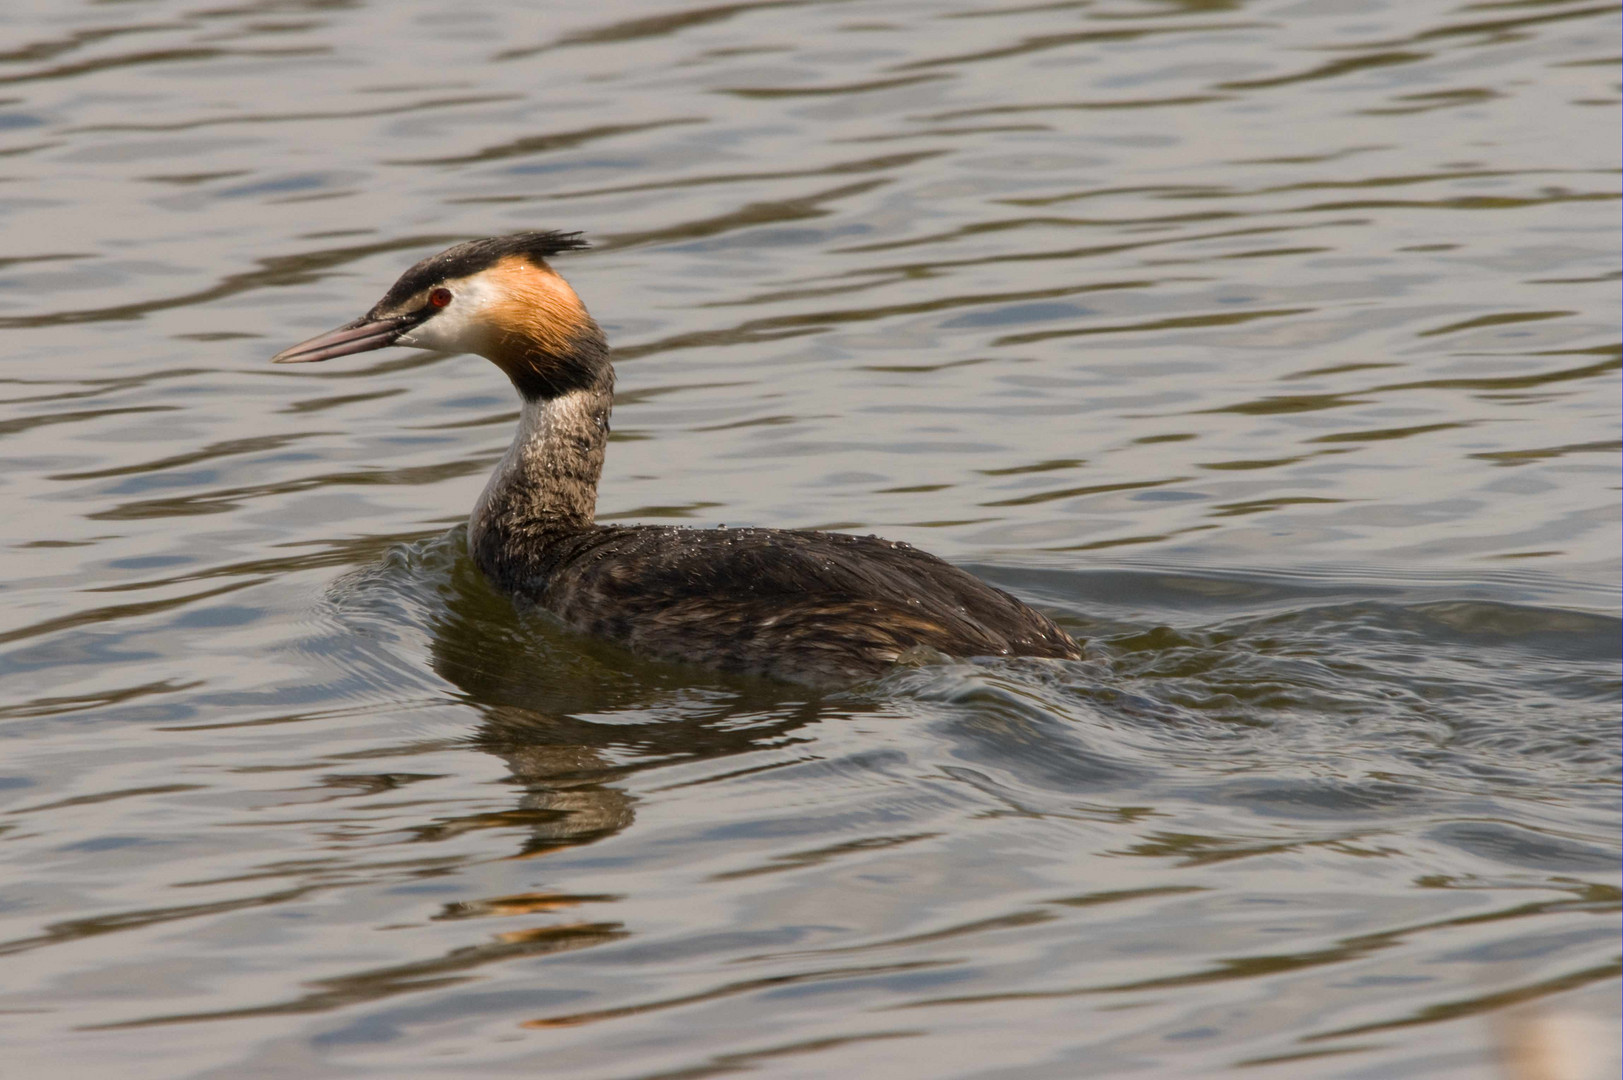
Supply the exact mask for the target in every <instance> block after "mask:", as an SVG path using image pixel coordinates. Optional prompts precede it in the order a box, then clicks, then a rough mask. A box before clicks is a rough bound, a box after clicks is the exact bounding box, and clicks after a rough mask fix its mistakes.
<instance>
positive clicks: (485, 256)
mask: <svg viewBox="0 0 1623 1080" xmlns="http://www.w3.org/2000/svg"><path fill="white" fill-rule="evenodd" d="M591 246H592V245H591V244H589V243H587V242H586V240H585V239H583V238H582V236H581V234H580V233H578V232H551V231H537V232H521V233H513V234H511V235H509V236H488V237H486V238H485V239H483V240H468V241H465V242H463V243H460V244H456V245H454V246H452V247H448V248H446V249H445V250H444V251H442V252H440V253H439V254H438V255H430V256H429V257H428V258H426V259H424V260H423V261H422V262H420V263H418V264H417V265H416V266H413V267H412V268H411V269H410V270H407V271H406V272H405V273H404V274H401V275H400V280H398V281H396V282H395V283H394V284H393V285H392V286H390V288H389V291H388V292H387V293H386V294H384V297H383V299H382V300H381V301H379V302H378V306H377V309H378V310H380V311H381V310H384V309H386V308H392V307H395V306H398V305H400V304H403V303H405V301H407V300H409V299H411V298H412V297H413V296H416V295H417V294H418V293H420V292H422V291H423V290H424V289H427V288H430V287H431V286H434V285H437V284H439V283H440V282H442V281H445V280H447V279H452V278H461V277H468V276H469V275H472V274H477V273H479V271H481V270H487V269H489V268H490V267H491V266H494V265H495V264H496V263H497V262H499V261H501V260H502V259H505V258H507V257H508V256H510V255H522V256H524V257H525V258H526V259H529V260H530V261H531V262H532V263H535V264H536V265H537V266H540V265H542V264H543V262H544V261H545V260H546V259H549V258H551V257H552V256H554V255H557V254H559V253H560V252H565V251H584V250H586V249H587V248H589V247H591Z"/></svg>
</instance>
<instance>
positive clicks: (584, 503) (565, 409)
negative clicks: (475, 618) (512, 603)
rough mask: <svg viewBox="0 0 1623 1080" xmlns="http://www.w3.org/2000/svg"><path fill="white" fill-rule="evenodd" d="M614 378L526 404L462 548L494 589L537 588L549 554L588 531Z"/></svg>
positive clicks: (605, 374) (607, 372)
mask: <svg viewBox="0 0 1623 1080" xmlns="http://www.w3.org/2000/svg"><path fill="white" fill-rule="evenodd" d="M613 399H614V372H613V369H611V368H610V367H609V366H608V365H607V363H606V362H605V363H604V364H603V366H602V369H601V371H600V373H599V377H597V378H595V379H592V380H591V381H590V382H588V383H587V384H586V385H583V386H577V387H575V388H574V389H570V390H567V391H565V392H564V393H561V394H558V395H557V396H554V397H543V398H526V399H525V401H524V408H523V411H522V412H521V413H520V414H519V422H518V431H517V432H516V433H514V436H513V445H512V446H510V447H508V449H507V453H506V454H505V455H503V457H502V459H501V462H500V463H499V464H497V466H496V470H495V472H493V473H492V474H491V476H490V481H489V483H487V484H486V485H485V490H484V494H482V495H480V496H479V501H478V503H477V504H475V506H474V510H473V515H472V517H471V518H470V519H469V522H468V546H469V548H470V549H471V550H472V552H473V556H474V559H475V561H477V562H478V564H479V567H480V569H482V570H483V571H484V572H485V573H486V574H487V575H489V576H490V577H491V578H492V579H493V580H494V581H495V582H496V583H497V584H498V585H499V586H502V587H504V588H508V589H513V588H519V587H522V586H524V585H525V584H536V585H538V584H539V582H533V581H531V580H530V579H532V578H534V577H535V576H536V574H537V573H538V572H543V567H544V565H545V556H546V552H547V550H548V549H549V548H550V547H551V546H553V545H554V544H556V543H557V542H558V541H560V540H562V539H565V538H567V537H570V536H573V535H575V534H578V533H581V532H583V531H585V530H588V529H590V528H591V527H592V517H593V513H594V511H595V509H596V506H597V481H598V477H599V476H600V475H601V474H602V472H603V454H604V450H605V449H606V448H607V445H608V439H609V410H610V408H611V406H612V404H613Z"/></svg>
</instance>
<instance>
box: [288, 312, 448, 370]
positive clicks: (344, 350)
mask: <svg viewBox="0 0 1623 1080" xmlns="http://www.w3.org/2000/svg"><path fill="white" fill-rule="evenodd" d="M416 321H417V320H414V319H412V318H411V317H410V316H405V315H391V316H389V317H387V318H382V319H374V318H370V317H368V316H366V315H362V316H361V317H360V318H359V319H356V320H355V321H354V322H347V323H345V324H344V325H343V326H340V327H339V328H338V329H336V330H329V331H327V332H326V333H325V334H318V335H317V336H315V337H313V338H311V339H310V340H309V341H301V342H299V343H298V344H297V345H295V346H293V347H292V348H290V349H283V350H282V351H281V352H279V353H277V354H276V355H275V356H273V357H271V363H273V364H309V363H313V362H315V361H317V360H331V359H332V358H333V357H335V356H348V355H349V354H350V353H358V352H371V351H372V350H373V349H381V348H383V347H384V346H386V345H393V344H394V342H395V339H396V338H398V337H399V336H400V335H401V334H404V333H405V332H406V331H407V330H410V329H411V328H412V326H413V325H415V323H416Z"/></svg>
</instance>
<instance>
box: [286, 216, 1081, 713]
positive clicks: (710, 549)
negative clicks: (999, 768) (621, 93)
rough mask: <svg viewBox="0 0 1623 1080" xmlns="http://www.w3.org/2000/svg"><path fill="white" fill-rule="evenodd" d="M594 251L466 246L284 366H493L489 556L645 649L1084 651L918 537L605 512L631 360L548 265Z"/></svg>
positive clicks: (816, 665)
mask: <svg viewBox="0 0 1623 1080" xmlns="http://www.w3.org/2000/svg"><path fill="white" fill-rule="evenodd" d="M580 246H582V245H581V244H580V243H579V242H578V241H577V240H576V239H575V238H574V237H573V236H570V235H567V234H557V233H526V234H520V235H519V236H514V237H498V238H493V239H490V240H482V241H473V242H471V243H468V244H460V245H457V246H456V247H454V248H451V249H449V250H448V251H446V252H444V253H442V254H440V255H438V256H435V257H433V258H431V259H426V260H424V261H423V262H422V263H419V264H418V265H417V266H414V267H413V268H412V269H411V270H408V271H407V272H406V274H405V275H404V276H403V277H402V278H401V279H400V281H399V282H397V283H396V285H395V286H394V288H392V289H391V290H390V291H389V293H388V294H387V295H385V297H384V299H383V300H382V301H380V302H379V303H378V305H377V306H375V307H374V308H373V310H372V311H371V312H369V313H368V314H367V315H366V316H363V317H362V318H361V319H358V320H356V321H355V322H353V323H350V324H348V325H347V326H345V327H341V328H340V329H338V330H335V331H333V332H332V333H330V334H325V335H322V336H320V337H317V338H313V339H311V340H310V341H308V342H305V343H303V344H301V345H297V346H294V347H293V348H291V349H288V350H286V351H284V352H283V353H280V354H278V356H277V357H276V359H277V360H278V361H280V362H284V363H287V362H300V361H304V360H324V359H327V358H329V357H331V356H338V355H343V354H345V353H348V352H360V351H363V350H365V349H372V348H380V347H382V346H384V345H388V344H402V345H415V346H418V347H422V348H433V349H441V350H444V351H469V352H479V353H481V354H482V355H484V356H486V357H487V358H489V359H491V360H492V361H494V362H495V363H496V364H497V366H499V367H501V368H502V369H503V370H504V371H505V372H506V373H507V374H508V376H509V378H511V379H512V381H513V384H514V386H515V387H516V388H517V389H518V391H519V393H520V395H521V397H522V398H523V399H524V406H523V411H522V413H521V416H520V421H519V427H518V431H517V433H516V434H515V436H514V439H513V444H512V446H511V447H510V448H509V450H508V452H507V454H506V455H505V456H504V457H503V458H502V461H501V463H500V464H499V465H498V466H497V467H496V470H495V472H494V473H493V474H492V476H491V478H490V482H489V484H488V485H487V486H486V488H485V491H484V494H483V495H481V496H480V498H479V501H478V503H477V504H476V505H475V507H474V511H473V514H472V517H471V518H470V520H469V532H468V539H469V547H470V549H471V551H472V554H473V557H474V560H475V561H476V562H477V563H478V565H479V568H480V569H481V570H482V571H483V572H484V573H485V575H486V576H487V577H488V578H489V579H490V580H491V582H492V583H494V584H495V585H496V586H497V588H499V589H502V590H503V591H505V592H508V593H511V594H513V595H514V596H515V597H518V598H520V599H522V600H524V601H528V602H531V603H534V604H536V605H538V606H540V607H542V608H544V609H545V610H547V611H550V612H552V613H553V614H554V615H556V616H557V617H559V618H560V619H562V620H563V621H564V622H565V623H566V624H568V625H570V626H571V627H574V628H575V629H577V630H580V631H582V632H584V633H587V634H591V635H594V636H597V637H602V638H607V639H609V640H612V641H616V642H619V643H621V644H623V645H625V646H626V647H628V648H629V649H631V650H632V651H633V652H635V653H638V654H639V655H643V656H648V657H653V658H657V659H663V660H671V661H678V662H692V663H698V664H703V665H706V666H709V667H714V668H719V669H722V670H727V671H735V672H742V673H748V674H756V675H766V676H770V677H774V678H780V679H786V680H789V681H793V682H801V683H809V684H813V685H824V686H834V685H841V684H849V683H852V682H856V681H859V680H862V679H866V678H871V677H874V676H876V675H879V674H882V673H883V672H884V671H885V670H886V669H887V668H889V667H890V666H891V665H893V664H894V663H895V662H896V661H897V660H898V659H901V658H904V657H906V656H908V655H910V654H911V655H939V654H945V655H947V656H955V657H968V656H988V655H992V656H997V655H1002V656H1042V657H1056V658H1072V659H1074V658H1076V657H1079V656H1080V655H1081V653H1080V649H1079V648H1078V646H1077V644H1076V642H1075V641H1073V640H1072V639H1071V638H1070V636H1069V635H1067V634H1066V633H1065V632H1064V631H1063V630H1061V629H1060V628H1059V627H1057V626H1056V625H1054V623H1053V622H1051V621H1050V620H1049V619H1048V618H1046V617H1045V616H1043V615H1041V614H1039V613H1038V612H1036V611H1034V610H1032V609H1031V608H1029V607H1027V606H1026V605H1025V604H1023V603H1021V602H1020V601H1019V600H1017V599H1015V598H1014V597H1013V596H1010V595H1009V594H1008V593H1006V592H1003V591H1002V590H1000V589H995V588H993V587H991V586H990V585H987V584H986V583H984V582H982V581H981V580H980V579H978V578H976V577H974V576H973V575H971V574H969V573H967V572H965V571H963V570H960V569H958V568H957V567H955V566H952V565H950V564H949V563H946V562H943V561H942V560H940V559H938V558H936V557H935V556H933V555H929V554H926V553H925V552H922V551H919V550H918V549H916V548H913V547H910V546H909V545H907V544H903V543H897V542H893V541H888V540H882V539H879V538H877V537H871V536H868V537H864V536H852V535H848V534H843V533H827V532H815V531H807V530H783V529H756V528H749V529H726V528H722V529H685V528H673V527H668V526H649V525H643V526H604V525H597V524H595V523H594V521H593V515H594V509H595V504H596V499H597V482H598V477H599V475H600V474H601V472H602V467H603V457H604V451H605V448H606V445H607V441H608V430H609V411H610V408H611V406H612V403H613V386H614V373H613V368H612V367H611V366H610V364H609V360H608V352H607V347H606V345H605V344H604V342H603V338H602V332H601V331H600V330H599V329H598V327H597V324H596V323H595V322H593V321H592V320H591V317H590V316H589V315H587V314H586V311H585V308H584V307H582V306H581V305H580V302H579V300H578V298H576V297H575V295H574V292H573V290H571V289H570V288H569V286H568V285H567V284H565V283H564V281H563V279H562V278H560V277H558V276H557V275H556V274H554V273H553V272H552V270H551V269H550V267H548V266H547V265H546V263H545V258H546V257H547V256H550V255H552V254H555V253H557V252H558V251H562V250H569V249H571V248H576V247H580ZM447 316H451V317H450V318H447Z"/></svg>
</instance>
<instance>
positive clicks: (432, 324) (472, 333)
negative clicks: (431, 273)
mask: <svg viewBox="0 0 1623 1080" xmlns="http://www.w3.org/2000/svg"><path fill="white" fill-rule="evenodd" d="M445 287H446V288H448V289H450V290H451V302H450V303H449V304H447V305H446V306H445V307H443V308H441V309H440V310H439V312H438V313H437V314H434V315H430V316H429V317H428V320H427V321H426V322H424V323H422V324H421V325H419V326H415V327H413V328H412V329H410V330H408V331H406V332H405V333H404V334H401V335H400V336H399V337H398V338H396V339H395V344H396V345H404V346H406V347H407V348H411V349H431V350H433V351H435V352H452V353H455V352H481V351H483V349H484V346H485V344H486V341H487V340H488V337H489V323H488V321H487V320H486V319H485V310H486V307H487V306H488V305H489V304H490V302H491V301H492V300H494V299H495V297H494V295H493V292H492V290H491V288H490V286H489V285H488V284H487V283H485V282H483V281H480V280H479V279H478V278H468V279H465V280H463V281H452V282H447V283H446V286H445Z"/></svg>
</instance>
